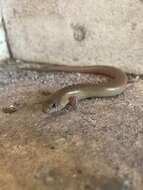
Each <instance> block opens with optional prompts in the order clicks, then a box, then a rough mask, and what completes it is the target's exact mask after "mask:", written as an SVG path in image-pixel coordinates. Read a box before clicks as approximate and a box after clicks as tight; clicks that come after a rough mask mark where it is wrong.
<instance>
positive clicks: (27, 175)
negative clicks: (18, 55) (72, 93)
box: [0, 62, 143, 190]
mask: <svg viewBox="0 0 143 190" xmlns="http://www.w3.org/2000/svg"><path fill="white" fill-rule="evenodd" d="M0 65H1V66H2V65H4V66H3V67H1V69H0V107H1V111H0V188H1V190H7V189H9V190H47V189H48V190H97V189H98V190H143V162H142V160H143V80H141V79H140V80H139V81H137V82H135V83H132V84H130V86H128V88H127V89H126V91H125V92H124V93H123V94H122V95H120V96H117V97H115V98H103V99H90V100H84V101H81V102H79V104H78V108H77V110H73V109H72V108H70V107H69V108H67V110H65V111H64V112H62V113H59V114H56V115H45V114H44V113H42V111H41V104H40V102H44V101H45V100H46V99H47V96H45V95H44V94H43V92H44V91H47V90H48V91H51V92H52V91H54V90H56V89H58V88H61V87H62V86H65V85H69V84H72V83H77V82H79V81H82V82H84V81H85V80H86V81H90V82H93V81H95V79H96V80H97V81H98V82H101V77H99V78H97V77H93V76H88V75H86V76H85V75H84V76H83V75H79V74H65V73H60V74H59V73H38V72H30V71H20V70H15V69H14V67H11V66H12V63H11V62H10V67H6V63H4V64H2V63H1V64H0ZM38 103H39V104H38ZM12 104H15V105H16V107H17V111H16V112H14V113H11V114H6V113H4V112H3V111H2V110H3V108H4V107H7V106H10V105H12Z"/></svg>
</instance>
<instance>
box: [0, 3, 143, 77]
mask: <svg viewBox="0 0 143 190" xmlns="http://www.w3.org/2000/svg"><path fill="white" fill-rule="evenodd" d="M2 6H3V16H4V19H5V22H6V27H7V31H8V36H9V40H10V46H11V50H12V53H13V55H14V57H15V58H17V59H23V60H26V61H34V62H44V63H56V64H66V65H67V64H68V65H95V64H110V65H115V66H119V67H121V68H123V69H125V70H126V71H128V72H134V73H138V74H141V73H142V74H143V0H132V1H131V0H120V1H119V0H109V1H107V0H100V1H99V0H88V1H83V0H72V1H71V0H31V1H29V0H2Z"/></svg>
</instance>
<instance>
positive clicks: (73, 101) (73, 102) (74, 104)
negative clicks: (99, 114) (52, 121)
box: [69, 96, 78, 110]
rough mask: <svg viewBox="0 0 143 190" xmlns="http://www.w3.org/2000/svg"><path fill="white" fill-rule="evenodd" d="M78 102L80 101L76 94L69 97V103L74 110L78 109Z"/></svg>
mask: <svg viewBox="0 0 143 190" xmlns="http://www.w3.org/2000/svg"><path fill="white" fill-rule="evenodd" d="M77 103H78V98H77V97H76V96H70V97H69V104H70V105H71V106H72V108H73V109H74V110H76V109H77Z"/></svg>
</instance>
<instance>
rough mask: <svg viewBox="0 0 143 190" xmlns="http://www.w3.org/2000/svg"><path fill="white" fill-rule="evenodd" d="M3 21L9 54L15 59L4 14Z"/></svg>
mask: <svg viewBox="0 0 143 190" xmlns="http://www.w3.org/2000/svg"><path fill="white" fill-rule="evenodd" d="M1 21H2V26H3V29H4V33H5V41H6V44H7V49H8V53H9V56H10V58H11V59H14V57H13V53H12V49H11V45H10V41H9V37H8V32H7V28H6V23H5V20H4V17H3V15H2V20H1Z"/></svg>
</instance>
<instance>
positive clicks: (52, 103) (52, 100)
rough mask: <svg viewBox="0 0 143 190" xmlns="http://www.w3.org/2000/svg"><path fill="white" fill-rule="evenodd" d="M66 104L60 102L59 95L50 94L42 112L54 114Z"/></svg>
mask: <svg viewBox="0 0 143 190" xmlns="http://www.w3.org/2000/svg"><path fill="white" fill-rule="evenodd" d="M66 104H67V103H65V102H62V99H61V97H60V96H59V95H57V96H56V94H51V95H50V96H49V97H48V100H47V101H46V103H44V104H43V112H44V113H54V112H59V111H61V110H62V109H63V108H64V107H65V106H66Z"/></svg>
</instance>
